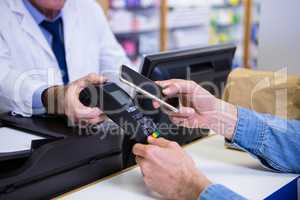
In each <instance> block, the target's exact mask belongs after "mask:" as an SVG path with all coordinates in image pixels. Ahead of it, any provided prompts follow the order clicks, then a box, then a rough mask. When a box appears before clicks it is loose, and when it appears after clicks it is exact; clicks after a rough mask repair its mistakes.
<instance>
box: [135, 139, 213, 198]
mask: <svg viewBox="0 0 300 200" xmlns="http://www.w3.org/2000/svg"><path fill="white" fill-rule="evenodd" d="M148 142H149V145H142V144H136V145H135V146H134V147H133V153H134V154H135V155H136V156H137V157H136V161H137V163H138V165H139V166H140V168H141V171H142V174H143V175H144V182H145V184H146V185H147V187H148V188H150V189H151V190H153V191H155V192H157V193H159V194H160V195H162V196H163V197H164V198H166V199H178V200H179V199H180V200H189V199H191V200H194V199H197V198H198V197H199V195H200V193H201V192H202V191H203V190H204V189H205V188H206V187H207V186H208V185H210V184H211V182H210V181H209V180H208V179H207V178H206V177H205V176H204V175H203V174H202V173H200V171H198V169H197V168H196V166H195V163H194V161H193V160H192V159H191V158H190V157H189V156H188V155H186V154H185V152H184V151H183V150H182V148H181V147H180V146H179V145H178V144H177V143H175V142H170V141H168V140H165V139H163V138H159V139H154V138H152V137H149V138H148Z"/></svg>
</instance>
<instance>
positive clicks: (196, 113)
mask: <svg viewBox="0 0 300 200" xmlns="http://www.w3.org/2000/svg"><path fill="white" fill-rule="evenodd" d="M156 83H157V84H158V85H159V86H160V87H162V88H163V93H164V95H165V96H167V97H174V96H178V97H179V98H180V100H181V104H182V105H181V107H180V110H179V113H175V112H171V113H168V115H169V117H170V119H171V121H172V122H173V123H174V124H177V125H180V126H185V127H188V128H208V129H211V130H213V131H215V132H216V133H218V134H220V135H223V136H225V137H226V138H227V139H232V137H233V133H234V129H235V126H236V122H237V108H236V107H235V106H233V105H231V104H229V103H226V102H224V101H222V100H220V99H217V98H216V97H214V96H213V95H211V94H210V93H209V92H208V91H206V90H205V89H203V88H202V87H201V86H199V85H198V84H197V83H195V82H193V81H186V80H179V79H172V80H167V81H157V82H156ZM153 105H154V107H155V108H158V107H159V106H160V105H159V103H158V102H153Z"/></svg>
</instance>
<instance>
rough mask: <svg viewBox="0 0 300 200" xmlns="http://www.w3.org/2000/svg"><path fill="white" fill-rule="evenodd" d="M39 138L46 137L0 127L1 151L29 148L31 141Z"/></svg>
mask: <svg viewBox="0 0 300 200" xmlns="http://www.w3.org/2000/svg"><path fill="white" fill-rule="evenodd" d="M39 139H44V138H43V137H39V136H36V135H32V134H30V133H26V132H23V131H19V130H15V129H11V128H6V127H4V128H0V153H9V152H16V151H24V150H29V149H30V147H31V141H32V140H39Z"/></svg>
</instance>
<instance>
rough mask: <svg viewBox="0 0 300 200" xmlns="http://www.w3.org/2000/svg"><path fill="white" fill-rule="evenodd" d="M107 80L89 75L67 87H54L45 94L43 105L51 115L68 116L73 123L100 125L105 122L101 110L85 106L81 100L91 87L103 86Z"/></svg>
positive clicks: (95, 75)
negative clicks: (83, 93)
mask: <svg viewBox="0 0 300 200" xmlns="http://www.w3.org/2000/svg"><path fill="white" fill-rule="evenodd" d="M106 81H107V79H106V78H105V77H103V76H99V75H97V74H89V75H88V76H85V77H83V78H81V79H79V80H77V81H74V82H72V83H70V84H69V85H67V86H54V87H51V88H48V89H47V90H46V91H45V92H44V93H43V97H42V99H43V103H44V105H45V107H46V109H47V112H48V113H49V114H59V115H66V116H67V117H68V118H69V119H70V120H71V121H72V122H74V123H79V122H86V123H89V124H96V123H100V122H102V121H104V120H105V115H104V113H103V112H102V111H101V110H100V109H99V108H91V107H86V106H84V105H83V104H82V103H81V102H80V100H79V94H80V92H81V91H82V90H83V89H85V88H86V87H87V86H89V85H99V84H103V83H105V82H106Z"/></svg>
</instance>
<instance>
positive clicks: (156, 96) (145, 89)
mask: <svg viewBox="0 0 300 200" xmlns="http://www.w3.org/2000/svg"><path fill="white" fill-rule="evenodd" d="M120 80H121V81H122V82H123V83H125V84H127V85H129V86H130V87H132V88H134V89H135V90H136V91H138V92H139V93H141V94H143V95H145V96H146V97H148V98H150V99H152V100H155V101H157V102H159V103H160V104H161V105H163V106H164V107H166V108H167V109H169V110H171V111H173V112H179V110H178V107H179V99H178V98H177V97H176V98H171V99H170V100H171V101H172V105H171V104H170V103H169V102H167V101H164V100H162V98H163V97H164V95H163V93H162V89H161V88H160V86H158V85H157V84H156V83H155V82H154V81H152V80H150V79H149V78H147V77H145V76H143V75H142V74H139V73H138V72H136V71H134V70H132V69H131V68H129V67H127V66H125V65H122V67H121V72H120Z"/></svg>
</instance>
